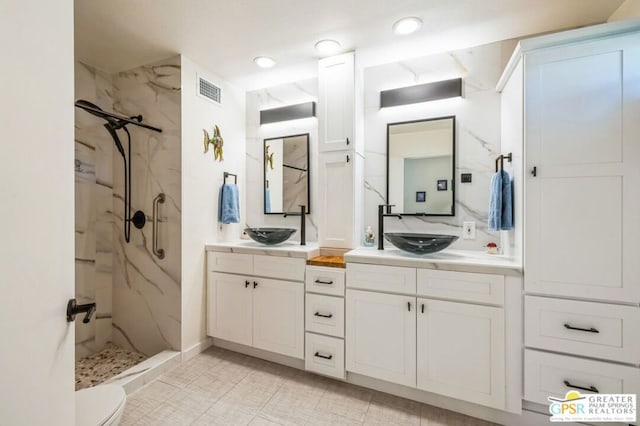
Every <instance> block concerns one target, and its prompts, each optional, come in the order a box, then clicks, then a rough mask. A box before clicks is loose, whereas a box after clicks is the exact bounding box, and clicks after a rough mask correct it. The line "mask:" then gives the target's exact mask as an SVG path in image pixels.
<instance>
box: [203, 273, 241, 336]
mask: <svg viewBox="0 0 640 426" xmlns="http://www.w3.org/2000/svg"><path fill="white" fill-rule="evenodd" d="M247 280H248V278H245V277H242V276H238V275H229V274H221V273H218V272H209V278H208V280H207V334H208V335H209V336H213V337H218V338H220V339H224V340H228V341H230V342H235V343H241V344H243V345H251V300H252V291H251V290H252V286H251V285H247V282H248V281H247Z"/></svg>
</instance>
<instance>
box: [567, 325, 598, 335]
mask: <svg viewBox="0 0 640 426" xmlns="http://www.w3.org/2000/svg"><path fill="white" fill-rule="evenodd" d="M564 328H566V329H568V330H577V331H586V332H588V333H600V331H598V329H597V328H593V327H590V328H581V327H574V326H572V325H571V324H565V325H564Z"/></svg>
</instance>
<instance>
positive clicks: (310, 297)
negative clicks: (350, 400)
mask: <svg viewBox="0 0 640 426" xmlns="http://www.w3.org/2000/svg"><path fill="white" fill-rule="evenodd" d="M344 275H345V273H344V268H338V267H325V266H311V265H309V266H307V271H306V295H305V321H304V323H305V329H306V334H305V339H306V342H305V369H306V370H308V371H313V372H314V373H319V374H323V375H325V376H330V377H335V378H337V379H344V378H345V366H344V360H345V358H344V337H345V335H344V323H345V318H344V312H345V307H344Z"/></svg>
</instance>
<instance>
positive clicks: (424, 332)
mask: <svg viewBox="0 0 640 426" xmlns="http://www.w3.org/2000/svg"><path fill="white" fill-rule="evenodd" d="M416 316H417V334H416V335H417V387H418V388H419V389H422V390H426V391H429V392H433V393H437V394H441V395H446V396H450V397H452V398H458V399H463V400H465V401H469V402H474V403H476V404H481V405H487V406H490V407H495V408H504V404H505V388H504V384H505V367H504V366H505V326H504V309H502V308H501V307H493V306H480V305H472V304H469V303H457V302H449V301H444V300H433V299H422V298H419V299H418V301H417V310H416Z"/></svg>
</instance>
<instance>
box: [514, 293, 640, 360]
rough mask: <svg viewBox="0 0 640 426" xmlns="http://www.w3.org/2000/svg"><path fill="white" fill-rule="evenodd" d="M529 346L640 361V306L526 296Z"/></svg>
mask: <svg viewBox="0 0 640 426" xmlns="http://www.w3.org/2000/svg"><path fill="white" fill-rule="evenodd" d="M524 310H525V320H524V323H525V345H526V346H528V347H534V348H540V349H549V350H553V351H556V352H568V353H572V354H576V355H583V356H588V357H593V358H602V359H606V360H612V361H619V362H628V363H632V364H640V339H638V333H639V332H640V308H637V307H632V306H620V305H611V304H608V303H594V302H580V301H575V300H563V299H553V298H547V297H536V296H525V298H524Z"/></svg>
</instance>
